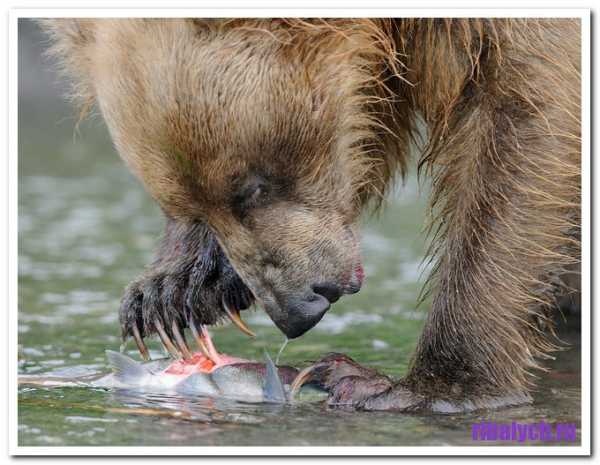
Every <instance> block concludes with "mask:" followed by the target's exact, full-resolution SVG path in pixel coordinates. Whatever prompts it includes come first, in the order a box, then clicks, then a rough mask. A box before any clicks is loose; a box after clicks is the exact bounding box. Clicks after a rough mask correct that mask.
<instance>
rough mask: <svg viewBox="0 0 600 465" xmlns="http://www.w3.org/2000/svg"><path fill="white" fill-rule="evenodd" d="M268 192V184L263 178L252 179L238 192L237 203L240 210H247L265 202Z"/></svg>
mask: <svg viewBox="0 0 600 465" xmlns="http://www.w3.org/2000/svg"><path fill="white" fill-rule="evenodd" d="M268 194H269V189H268V186H267V184H266V183H265V182H264V181H263V180H262V179H252V180H250V181H248V182H246V183H245V184H244V186H243V187H242V188H241V189H240V190H239V191H238V192H237V195H236V196H235V203H236V206H237V207H238V208H239V209H240V210H242V211H247V210H248V209H250V208H254V207H258V206H259V205H261V204H262V203H264V201H265V200H266V199H267V198H268Z"/></svg>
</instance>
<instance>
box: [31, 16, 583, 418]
mask: <svg viewBox="0 0 600 465" xmlns="http://www.w3.org/2000/svg"><path fill="white" fill-rule="evenodd" d="M41 24H42V25H43V27H44V28H45V29H46V30H47V31H48V32H49V34H50V35H51V37H52V39H53V46H52V50H51V52H52V53H53V54H54V55H55V56H57V57H58V58H59V59H60V63H62V65H63V68H64V71H65V72H66V74H67V75H68V76H69V77H70V78H71V79H72V81H73V96H74V97H75V98H76V99H77V100H78V101H79V102H80V104H81V105H82V107H83V109H84V111H85V110H86V109H88V108H89V107H90V106H91V105H94V104H96V105H97V106H98V107H99V109H100V111H101V113H102V115H103V117H104V119H105V121H106V124H107V125H108V128H109V130H110V133H111V135H112V138H113V140H114V143H115V145H116V147H117V149H118V151H119V153H120V154H121V156H122V157H123V159H124V160H125V162H126V163H127V165H128V167H129V168H130V169H131V170H132V171H133V173H135V174H136V175H137V176H138V177H139V178H140V179H141V180H142V182H143V184H144V186H145V187H146V189H147V190H148V192H149V193H150V194H151V195H152V196H153V197H154V199H155V200H156V201H157V202H158V204H159V205H160V206H161V208H162V210H163V211H164V214H165V215H166V218H167V225H166V232H165V235H164V238H163V239H162V242H161V245H160V248H159V250H158V253H157V255H156V259H155V260H154V261H153V263H152V264H151V265H150V266H149V267H148V269H147V270H146V272H145V273H143V274H142V275H141V276H140V277H139V278H138V279H136V280H135V281H134V282H133V283H132V284H130V285H129V286H128V288H127V290H126V292H125V296H124V298H123V301H122V306H121V309H120V321H121V324H122V330H123V336H124V337H128V336H132V337H133V338H134V340H135V341H136V343H137V345H138V347H139V349H140V352H141V353H142V355H143V356H147V349H146V346H145V344H144V340H143V339H144V338H145V337H147V336H149V335H151V334H155V333H158V335H159V337H160V338H161V340H162V342H163V344H164V345H165V347H167V348H168V350H170V351H171V352H172V353H173V354H174V355H175V356H188V354H189V349H188V347H187V345H186V342H185V338H184V335H183V333H184V329H185V328H187V327H189V328H190V329H191V330H192V331H193V332H194V334H198V332H199V331H200V333H201V331H202V328H203V325H211V324H214V323H216V322H218V321H219V320H221V319H223V318H227V317H229V318H231V319H233V321H234V322H236V323H237V324H238V325H240V326H241V327H242V328H244V326H243V323H242V321H241V320H240V318H239V312H240V310H243V309H245V308H247V307H248V306H250V305H251V304H252V303H253V302H254V301H257V302H259V303H260V304H261V306H262V307H263V308H264V309H265V311H266V312H267V313H268V315H269V316H270V318H271V319H272V320H273V322H274V323H275V324H276V325H277V327H278V328H280V329H281V331H282V332H283V333H285V334H286V335H287V336H288V337H290V338H294V337H298V336H300V335H302V334H303V333H305V332H306V331H308V330H309V329H310V328H312V327H313V326H314V325H316V324H317V323H318V322H319V320H320V319H321V318H322V316H323V315H324V313H325V312H326V311H327V310H328V308H329V306H330V304H331V303H333V302H335V301H337V300H338V299H339V298H340V297H341V296H343V295H345V294H352V293H355V292H357V291H358V290H359V289H360V286H361V282H362V267H361V263H360V258H359V253H358V250H359V243H358V239H357V237H358V236H357V226H356V225H357V219H358V218H359V216H360V214H361V213H362V212H364V211H365V210H366V209H369V208H376V207H377V206H378V205H379V203H380V200H381V199H382V197H383V196H384V195H385V193H386V188H387V187H388V186H389V185H390V183H391V182H392V181H393V179H394V178H395V177H396V176H402V175H403V174H404V172H405V169H406V166H407V163H408V157H409V147H410V146H411V143H412V142H414V140H415V139H416V138H417V135H418V133H419V130H418V125H419V124H422V125H424V126H425V127H426V130H427V142H426V144H425V146H424V147H423V150H422V155H421V156H420V159H419V161H418V166H419V171H420V173H421V175H422V176H430V177H431V180H432V185H433V189H432V193H431V202H430V205H431V212H432V242H431V250H430V254H431V256H432V258H433V259H434V260H435V262H436V266H435V268H434V271H433V273H432V275H431V277H430V279H429V281H428V291H429V293H431V294H432V295H433V300H432V308H431V310H430V312H429V315H428V318H427V321H426V324H425V328H424V331H423V334H422V336H421V338H420V340H419V343H418V347H417V350H416V353H415V355H414V357H413V360H412V363H411V366H410V369H409V371H408V373H407V374H406V376H405V377H404V378H403V379H401V380H399V381H392V380H390V379H389V378H387V377H386V376H384V375H381V374H378V373H375V372H374V371H372V370H369V369H367V368H363V367H361V366H360V365H358V364H357V363H355V362H354V361H352V360H351V359H349V358H347V357H345V356H343V355H339V354H332V355H328V356H326V357H325V358H324V359H322V360H321V361H320V362H318V363H317V364H316V365H315V366H314V367H312V368H311V369H310V370H308V371H307V372H306V376H305V378H310V379H313V380H316V381H318V382H320V383H321V384H322V385H323V386H325V387H326V388H327V389H329V391H330V398H329V402H330V404H332V405H339V404H343V405H352V406H355V407H357V408H364V409H395V410H402V411H413V410H433V411H446V412H448V411H461V410H473V409H477V408H490V407H498V406H503V405H514V404H519V403H523V402H528V401H530V400H531V397H530V394H529V391H530V389H531V386H532V381H531V377H532V370H534V369H536V368H538V367H539V366H540V365H539V360H540V359H544V358H547V357H548V356H549V355H548V354H549V352H550V351H551V350H553V349H554V348H555V342H554V341H553V340H552V338H551V336H552V334H553V324H552V311H553V309H554V307H555V306H556V301H557V300H556V299H557V298H558V297H560V296H561V295H563V294H564V293H565V292H566V290H567V287H566V286H565V285H564V283H563V281H562V280H561V275H562V274H563V273H564V272H565V270H567V269H570V268H572V267H574V266H575V267H576V266H577V264H578V262H579V260H580V186H581V179H580V145H581V140H580V108H581V107H580V103H581V102H580V60H581V49H580V23H579V21H578V20H570V19H539V20H536V19H427V18H423V19H306V20H303V19H207V20H202V19H53V20H43V21H41ZM198 328H200V330H198ZM200 336H201V334H200ZM199 339H200V340H201V341H202V337H200V338H199Z"/></svg>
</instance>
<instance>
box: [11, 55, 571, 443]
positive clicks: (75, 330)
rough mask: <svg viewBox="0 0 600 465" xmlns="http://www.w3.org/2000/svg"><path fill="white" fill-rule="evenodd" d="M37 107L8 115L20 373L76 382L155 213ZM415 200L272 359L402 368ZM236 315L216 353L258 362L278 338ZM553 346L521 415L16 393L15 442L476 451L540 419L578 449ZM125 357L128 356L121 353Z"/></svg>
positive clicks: (408, 195) (102, 364)
mask: <svg viewBox="0 0 600 465" xmlns="http://www.w3.org/2000/svg"><path fill="white" fill-rule="evenodd" d="M32 50H33V51H31V50H30V52H31V53H33V54H34V55H35V53H37V52H36V50H37V49H35V47H34V49H32ZM23 66H25V65H23ZM40 73H41V74H40V76H41V78H42V79H46V78H48V76H45V75H44V74H43V72H42V71H40ZM28 76H29V75H28ZM29 79H33V78H32V77H31V76H29ZM43 102H45V103H44V104H43V105H42V104H41V103H39V99H25V98H24V99H23V100H22V104H21V107H20V141H19V143H20V153H19V373H22V374H51V375H57V376H79V375H85V374H90V373H96V372H101V371H106V370H108V367H107V364H106V360H105V358H104V350H105V349H113V350H118V348H119V344H120V340H119V325H118V321H117V309H118V305H119V298H120V295H121V292H122V289H123V288H124V286H125V285H126V284H127V283H128V281H129V280H130V279H132V278H133V277H135V276H136V274H138V273H139V272H140V271H141V270H142V267H143V266H144V265H145V264H146V263H147V262H148V260H149V259H150V257H151V251H152V247H153V245H154V244H155V243H156V241H157V238H158V236H159V234H160V232H161V229H162V219H161V217H160V214H159V212H158V209H157V208H156V207H155V206H154V205H153V204H152V202H151V201H150V200H149V198H148V197H147V195H146V194H145V193H144V192H143V190H142V189H141V187H140V185H139V184H138V183H137V181H135V180H134V179H133V178H132V177H131V176H130V175H129V174H128V173H127V171H126V170H125V169H124V168H123V166H122V164H121V162H120V161H119V160H118V159H117V156H116V155H115V153H114V150H113V149H112V146H111V144H110V142H109V141H108V139H107V136H106V134H105V132H104V129H103V127H102V125H101V123H100V122H98V121H96V122H95V123H86V124H84V126H83V128H82V135H81V136H80V137H78V138H76V140H75V141H74V140H73V137H72V127H73V121H72V120H64V115H65V114H69V113H68V112H67V110H66V109H65V108H64V106H61V105H60V104H59V103H57V102H56V101H55V100H52V99H51V98H50V100H49V99H48V98H46V100H43ZM48 102H50V103H48ZM48 105H50V106H48ZM424 203H425V196H424V195H419V188H418V186H417V184H416V182H415V181H414V179H412V178H411V179H409V182H408V185H407V187H406V188H405V189H401V190H399V193H398V195H396V196H395V197H394V198H393V199H392V201H391V202H390V203H389V205H388V207H387V209H386V212H385V214H384V215H382V216H381V217H380V218H371V219H370V221H368V224H367V225H366V226H365V228H364V237H363V255H364V266H365V272H366V276H367V279H366V282H365V286H364V288H363V290H361V292H360V293H359V294H357V295H356V296H352V297H346V298H343V299H341V300H340V302H338V303H337V304H335V306H333V308H332V310H330V312H329V313H328V314H327V316H326V317H325V319H324V320H323V321H322V322H321V323H320V324H319V325H318V326H317V327H316V328H315V329H314V330H312V331H310V332H309V333H308V334H307V335H306V336H304V337H302V338H300V339H299V340H294V341H291V342H290V343H289V345H288V346H287V348H286V349H285V351H284V352H283V354H282V356H281V360H280V362H281V363H283V364H291V365H295V366H305V365H306V364H307V363H308V361H310V360H315V359H317V358H319V357H320V356H322V355H323V354H325V353H326V352H329V351H338V352H344V353H346V354H348V355H350V356H351V357H353V358H355V359H356V360H358V361H360V362H361V363H363V364H365V365H368V366H372V367H376V368H378V369H381V370H383V371H385V372H386V373H388V374H390V375H392V376H401V375H402V374H403V373H404V372H405V370H406V367H407V363H408V361H409V357H410V355H411V353H412V351H413V350H414V347H415V344H416V340H417V338H418V335H419V332H420V329H421V327H422V325H423V321H424V317H425V309H426V308H427V305H426V304H425V305H423V309H421V310H418V309H416V308H415V303H416V300H417V295H418V292H419V290H420V288H421V285H422V282H423V279H422V278H421V276H420V274H421V273H423V275H424V276H426V274H427V269H426V267H423V266H420V262H421V258H422V256H423V253H424V249H425V242H424V236H423V234H422V232H421V230H422V224H423V220H424ZM243 317H244V319H245V320H246V321H247V322H248V324H249V326H251V327H252V329H253V330H254V331H255V332H256V334H257V338H256V339H249V338H247V337H246V336H244V335H243V334H241V333H240V332H239V331H237V330H236V329H235V328H232V327H219V328H216V329H214V330H213V331H212V333H213V336H214V339H215V342H216V344H217V346H218V348H219V349H220V350H222V351H224V352H227V353H230V354H233V355H237V356H242V357H246V358H251V359H262V353H263V350H264V349H267V350H268V351H269V352H270V353H271V354H272V355H274V354H276V353H277V350H278V349H279V347H280V345H281V343H282V341H283V336H282V335H281V334H280V333H279V332H278V330H277V329H276V328H275V327H274V326H273V324H272V323H271V322H270V320H269V319H268V317H267V316H266V314H264V313H263V312H262V311H261V310H255V311H253V312H244V313H243ZM563 338H564V339H566V340H567V341H569V342H571V344H572V346H571V349H570V350H568V351H565V352H561V353H559V354H558V358H557V360H556V361H554V362H552V363H551V364H550V365H551V366H553V367H554V368H555V370H554V371H553V372H551V373H550V374H547V375H542V379H541V382H540V384H539V386H540V387H539V390H538V392H536V393H535V403H534V404H533V405H531V406H525V407H519V408H512V409H504V410H501V411H497V412H486V413H476V414H464V415H462V414H461V415H437V416H431V415H399V414H395V413H364V412H352V411H348V410H330V409H327V408H325V407H324V406H322V405H321V404H319V403H307V404H301V405H294V406H272V405H250V404H241V403H234V402H225V401H214V400H207V399H196V400H191V399H185V398H181V397H169V396H164V395H141V394H139V393H134V392H125V391H121V392H110V391H104V390H101V389H81V388H62V389H42V388H31V387H22V388H20V389H19V444H20V445H23V446H25V445H32V446H48V445H51V446H55V445H131V446H139V445H178V446H179V445H188V446H191V445H478V444H483V443H475V442H474V441H473V440H472V439H471V424H472V423H474V422H480V421H495V422H498V423H511V422H513V421H517V422H520V423H533V422H537V421H539V420H544V421H546V422H549V423H554V422H567V423H576V424H577V425H578V433H577V434H578V436H577V441H579V425H580V359H579V355H578V354H579V344H578V342H577V341H578V338H579V335H578V333H577V331H576V330H571V329H568V328H567V329H566V330H565V332H564V334H563ZM150 345H151V348H152V354H153V355H154V356H155V357H158V356H162V351H161V350H160V348H159V345H158V344H157V343H156V341H153V342H151V344H150ZM128 349H130V350H129V353H130V354H131V355H132V356H136V353H135V351H134V350H133V349H134V347H133V344H130V346H129V348H128ZM498 444H502V443H501V442H498ZM506 444H510V445H513V444H514V443H512V442H510V443H506ZM526 444H527V443H526Z"/></svg>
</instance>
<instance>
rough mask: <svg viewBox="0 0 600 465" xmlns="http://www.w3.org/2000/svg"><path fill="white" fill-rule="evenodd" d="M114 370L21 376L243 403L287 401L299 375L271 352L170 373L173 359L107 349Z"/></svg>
mask: <svg viewBox="0 0 600 465" xmlns="http://www.w3.org/2000/svg"><path fill="white" fill-rule="evenodd" d="M106 357H107V359H108V362H109V364H110V366H111V367H112V370H113V371H112V373H109V374H105V375H97V376H87V377H84V378H71V379H69V378H56V377H55V378H52V377H39V376H29V377H20V379H19V383H20V384H36V385H43V386H46V387H58V386H89V387H99V388H107V389H132V390H143V391H146V392H173V393H177V394H181V395H185V396H201V397H213V398H229V399H233V400H238V401H244V402H270V403H286V402H289V401H290V394H289V393H290V385H291V383H292V381H293V379H294V378H295V377H296V375H297V374H298V371H297V370H296V369H295V368H292V367H285V366H284V367H276V366H275V364H274V363H273V361H272V360H271V358H270V357H269V356H268V354H266V353H265V363H258V362H240V363H234V364H229V365H223V366H220V367H217V368H215V369H214V370H212V371H211V372H210V373H207V372H196V373H192V374H189V375H182V374H174V373H170V372H169V370H168V368H169V366H170V365H171V363H172V360H169V359H162V360H154V361H151V362H146V363H140V362H137V361H135V360H133V359H132V358H130V357H128V356H126V355H123V354H120V353H118V352H113V351H109V350H107V351H106Z"/></svg>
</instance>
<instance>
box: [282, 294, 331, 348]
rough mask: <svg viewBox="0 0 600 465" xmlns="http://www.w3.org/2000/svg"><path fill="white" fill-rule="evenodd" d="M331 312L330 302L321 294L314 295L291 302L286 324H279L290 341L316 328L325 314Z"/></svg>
mask: <svg viewBox="0 0 600 465" xmlns="http://www.w3.org/2000/svg"><path fill="white" fill-rule="evenodd" d="M327 310H329V300H328V299H327V298H325V297H323V296H322V295H320V294H317V293H313V294H311V295H310V296H307V297H305V298H302V299H298V300H294V301H292V302H290V305H289V307H288V311H287V314H288V316H287V321H286V322H285V324H277V322H276V324H277V326H278V327H279V329H281V330H282V331H283V333H284V334H285V335H286V336H287V337H288V338H290V339H294V338H295V337H299V336H302V335H303V334H304V333H305V332H306V331H308V330H309V329H311V328H312V327H313V326H315V325H316V324H317V323H318V322H319V321H321V318H323V315H325V312H327Z"/></svg>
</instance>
